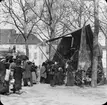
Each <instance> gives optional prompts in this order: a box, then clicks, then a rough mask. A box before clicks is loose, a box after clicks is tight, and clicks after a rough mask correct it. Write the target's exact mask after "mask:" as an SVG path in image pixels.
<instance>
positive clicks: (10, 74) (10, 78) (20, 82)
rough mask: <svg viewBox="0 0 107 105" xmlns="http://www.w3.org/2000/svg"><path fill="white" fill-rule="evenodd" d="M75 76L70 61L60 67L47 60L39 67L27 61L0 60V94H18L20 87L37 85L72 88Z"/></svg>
mask: <svg viewBox="0 0 107 105" xmlns="http://www.w3.org/2000/svg"><path fill="white" fill-rule="evenodd" d="M75 74H76V71H75V69H74V68H73V66H72V61H67V62H66V64H65V65H63V66H61V65H60V63H59V62H52V61H49V60H47V61H46V62H43V63H42V65H41V66H40V67H39V66H36V65H35V63H34V62H31V61H29V60H28V59H26V60H21V59H20V58H12V59H2V60H1V61H0V94H10V92H13V93H18V94H20V90H21V89H22V86H33V85H34V84H38V83H42V84H43V83H46V84H50V86H52V87H54V86H56V85H66V86H73V85H74V84H75V79H76V78H75V77H76V76H75ZM81 84H82V81H81ZM10 85H11V86H10Z"/></svg>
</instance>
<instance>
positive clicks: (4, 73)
mask: <svg viewBox="0 0 107 105" xmlns="http://www.w3.org/2000/svg"><path fill="white" fill-rule="evenodd" d="M38 76H39V75H38V67H37V66H36V65H35V64H34V63H33V62H30V61H29V60H24V61H23V60H21V59H19V58H17V59H8V60H7V59H2V60H1V61H0V93H1V94H9V92H10V91H13V93H20V90H21V88H22V84H23V86H33V84H34V83H38V82H39V81H36V80H37V77H38ZM10 85H12V86H11V87H12V88H10Z"/></svg>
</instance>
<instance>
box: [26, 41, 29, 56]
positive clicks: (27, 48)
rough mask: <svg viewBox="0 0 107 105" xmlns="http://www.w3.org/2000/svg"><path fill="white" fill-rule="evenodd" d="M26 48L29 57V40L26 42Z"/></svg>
mask: <svg viewBox="0 0 107 105" xmlns="http://www.w3.org/2000/svg"><path fill="white" fill-rule="evenodd" d="M25 49H26V56H27V57H28V58H29V46H28V43H27V41H26V43H25Z"/></svg>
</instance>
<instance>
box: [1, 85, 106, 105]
mask: <svg viewBox="0 0 107 105" xmlns="http://www.w3.org/2000/svg"><path fill="white" fill-rule="evenodd" d="M21 91H22V94H20V95H19V94H10V95H8V96H5V95H1V96H0V100H1V102H2V103H3V104H4V105H103V104H104V103H105V102H106V101H107V85H104V86H98V87H97V88H91V87H84V88H80V87H77V86H73V87H68V86H55V87H51V86H50V85H48V84H37V85H34V86H33V87H22V90H21Z"/></svg>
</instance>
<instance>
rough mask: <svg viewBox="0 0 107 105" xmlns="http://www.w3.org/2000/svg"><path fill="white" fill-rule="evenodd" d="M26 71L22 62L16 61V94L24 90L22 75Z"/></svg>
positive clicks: (14, 90) (14, 86)
mask: <svg viewBox="0 0 107 105" xmlns="http://www.w3.org/2000/svg"><path fill="white" fill-rule="evenodd" d="M23 71H24V69H23V68H22V67H21V60H20V59H18V60H16V67H15V68H14V72H13V77H14V79H15V82H14V85H13V92H14V93H17V92H18V93H20V90H21V88H22V73H23Z"/></svg>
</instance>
